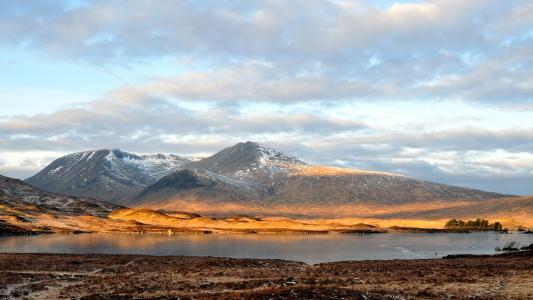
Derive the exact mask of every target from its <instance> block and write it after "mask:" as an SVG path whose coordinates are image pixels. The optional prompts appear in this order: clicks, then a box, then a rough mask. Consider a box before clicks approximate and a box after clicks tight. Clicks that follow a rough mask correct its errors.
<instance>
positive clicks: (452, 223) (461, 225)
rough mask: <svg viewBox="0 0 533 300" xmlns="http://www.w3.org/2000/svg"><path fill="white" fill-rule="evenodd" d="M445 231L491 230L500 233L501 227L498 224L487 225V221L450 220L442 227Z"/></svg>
mask: <svg viewBox="0 0 533 300" xmlns="http://www.w3.org/2000/svg"><path fill="white" fill-rule="evenodd" d="M444 228H446V229H467V230H492V231H502V230H503V226H502V224H501V223H500V222H494V223H492V224H490V223H489V220H485V219H475V220H468V221H466V222H465V221H463V220H457V219H451V220H449V221H448V222H446V224H445V225H444Z"/></svg>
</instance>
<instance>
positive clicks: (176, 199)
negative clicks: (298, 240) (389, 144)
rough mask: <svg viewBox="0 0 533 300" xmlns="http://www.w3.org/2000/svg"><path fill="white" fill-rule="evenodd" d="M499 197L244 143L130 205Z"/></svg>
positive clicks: (250, 207)
mask: <svg viewBox="0 0 533 300" xmlns="http://www.w3.org/2000/svg"><path fill="white" fill-rule="evenodd" d="M503 196H504V195H501V194H497V193H490V192H484V191H479V190H474V189H468V188H462V187H455V186H449V185H443V184H438V183H432V182H427V181H421V180H416V179H414V178H410V177H407V176H402V175H398V174H391V173H385V172H373V171H364V170H355V169H347V168H335V167H328V166H314V165H307V164H305V163H304V162H302V161H301V160H299V159H297V158H295V157H294V156H291V155H287V154H284V153H281V152H278V151H276V150H274V149H272V148H269V147H265V146H261V145H259V144H257V143H254V142H246V143H239V144H236V145H234V146H232V147H229V148H226V149H224V150H222V151H220V152H218V153H216V154H214V155H212V156H210V157H208V158H205V159H203V160H200V161H197V162H194V163H191V164H189V165H188V166H187V167H186V169H184V170H180V171H177V172H174V173H172V174H169V175H167V176H165V177H163V178H161V179H160V180H158V181H157V182H155V183H154V184H152V185H150V186H148V187H147V188H145V189H144V190H143V191H142V192H141V193H140V194H139V196H138V197H137V198H136V199H134V200H133V201H132V202H128V204H130V205H136V206H150V207H154V208H155V207H164V208H166V209H179V210H190V211H202V209H214V210H217V209H219V210H223V207H229V208H230V209H231V208H232V209H236V210H238V209H246V210H247V211H248V212H251V213H253V212H254V211H255V212H260V211H262V210H264V209H271V208H275V207H278V208H283V209H288V208H289V207H294V209H293V211H294V212H295V213H298V210H304V209H308V208H313V207H315V208H316V207H318V208H321V209H324V208H325V209H327V208H328V207H339V206H341V205H365V206H368V205H403V204H409V203H420V202H430V201H454V200H461V201H476V200H482V199H491V198H499V197H503ZM198 209H200V210H198ZM235 212H237V213H238V211H235Z"/></svg>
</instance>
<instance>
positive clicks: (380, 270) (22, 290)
mask: <svg viewBox="0 0 533 300" xmlns="http://www.w3.org/2000/svg"><path fill="white" fill-rule="evenodd" d="M531 282H533V251H520V252H516V253H506V254H502V255H494V256H466V257H461V256H458V257H448V258H446V259H426V260H383V261H346V262H335V263H323V264H317V265H307V264H305V263H301V262H295V261H283V260H267V259H230V258H215V257H183V256H139V255H61V254H59V255H58V254H0V296H3V297H4V298H20V299H23V298H30V299H32V298H43V299H44V298H46V299H52V298H54V299H55V298H69V299H70V298H74V299H117V298H123V299H136V298H159V299H167V298H173V299H176V298H179V299H241V298H244V299H302V298H305V299H443V298H446V299H450V298H452V299H466V298H469V299H472V298H474V299H503V298H505V299H509V298H510V299H531V298H532V297H533V287H532V285H531Z"/></svg>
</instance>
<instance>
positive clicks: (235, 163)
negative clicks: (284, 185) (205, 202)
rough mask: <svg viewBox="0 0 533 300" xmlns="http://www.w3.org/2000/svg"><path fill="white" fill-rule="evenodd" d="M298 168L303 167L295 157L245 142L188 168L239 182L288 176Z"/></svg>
mask: <svg viewBox="0 0 533 300" xmlns="http://www.w3.org/2000/svg"><path fill="white" fill-rule="evenodd" d="M301 165H305V163H304V162H303V161H301V160H299V159H298V158H296V157H294V156H291V155H288V154H285V153H282V152H279V151H277V150H275V149H273V148H270V147H267V146H263V145H261V144H259V143H256V142H252V141H247V142H244V143H238V144H235V145H233V146H231V147H228V148H225V149H223V150H222V151H220V152H217V153H215V154H214V155H212V156H210V157H207V158H205V159H203V160H201V161H198V162H195V163H193V164H191V167H195V168H200V169H205V170H209V171H212V172H215V173H218V174H223V175H230V176H236V177H238V178H251V177H254V176H260V177H267V178H274V177H276V176H277V175H280V174H287V173H288V172H289V170H290V169H291V168H293V167H295V166H301Z"/></svg>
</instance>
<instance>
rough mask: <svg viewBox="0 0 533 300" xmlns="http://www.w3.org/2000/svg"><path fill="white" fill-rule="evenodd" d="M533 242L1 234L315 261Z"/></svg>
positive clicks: (34, 249)
mask: <svg viewBox="0 0 533 300" xmlns="http://www.w3.org/2000/svg"><path fill="white" fill-rule="evenodd" d="M511 240H513V241H516V242H518V243H520V244H521V245H529V244H530V243H533V235H531V234H498V233H493V232H479V233H469V234H464V233H463V234H456V233H417V234H411V233H386V234H366V235H359V234H325V235H274V234H272V235H267V234H264V235H257V234H208V235H165V234H123V233H109V234H103V233H98V234H77V235H72V234H71V235H59V234H52V235H37V236H9V237H0V252H25V253H105V254H147V255H191V256H223V257H235V258H279V259H287V260H297V261H303V262H306V263H309V264H315V263H321V262H331V261H342V260H370V259H419V258H436V257H442V256H445V255H448V254H459V253H470V254H493V253H495V251H494V248H495V247H502V246H503V245H504V244H505V243H506V242H507V241H511Z"/></svg>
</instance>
